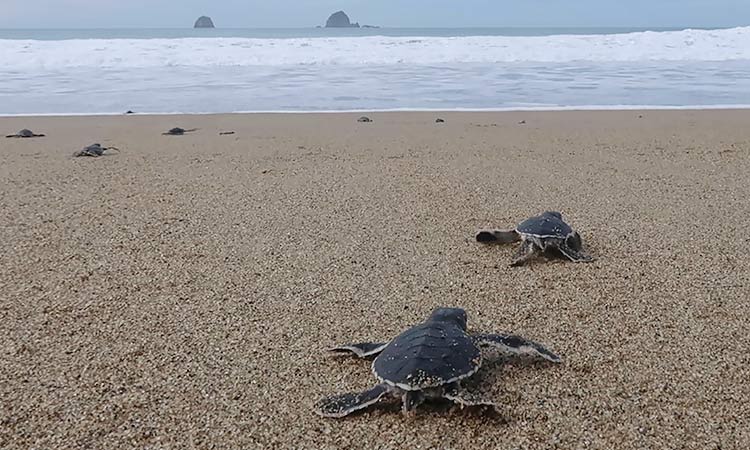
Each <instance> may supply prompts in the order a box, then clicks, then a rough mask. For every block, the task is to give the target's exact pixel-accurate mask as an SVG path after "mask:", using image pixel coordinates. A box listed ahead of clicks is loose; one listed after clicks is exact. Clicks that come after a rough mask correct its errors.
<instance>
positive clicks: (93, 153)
mask: <svg viewBox="0 0 750 450" xmlns="http://www.w3.org/2000/svg"><path fill="white" fill-rule="evenodd" d="M110 150H115V151H117V152H118V153H119V152H120V149H119V148H117V147H102V146H101V144H99V143H95V144H91V145H88V146H86V147H83V148H82V149H81V150H78V151H77V152H74V153H73V157H74V158H79V157H81V156H90V157H94V158H97V157H99V156H104V154H105V152H107V151H110Z"/></svg>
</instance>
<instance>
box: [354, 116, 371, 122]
mask: <svg viewBox="0 0 750 450" xmlns="http://www.w3.org/2000/svg"><path fill="white" fill-rule="evenodd" d="M357 122H365V123H369V122H372V119H370V118H369V117H367V116H362V117H360V118H359V119H357Z"/></svg>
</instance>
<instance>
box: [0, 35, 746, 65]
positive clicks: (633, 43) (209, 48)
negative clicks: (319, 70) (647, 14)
mask: <svg viewBox="0 0 750 450" xmlns="http://www.w3.org/2000/svg"><path fill="white" fill-rule="evenodd" d="M0 60H2V62H3V66H4V67H3V70H5V71H28V70H32V69H47V70H56V69H68V68H71V67H99V68H112V69H117V68H128V69H133V68H153V67H189V66H199V67H210V66H286V65H353V66H363V65H364V66H368V65H394V64H399V65H403V64H406V65H441V64H463V63H477V64H488V63H515V62H550V63H569V62H575V61H598V62H606V61H613V62H638V61H686V62H687V61H733V60H734V61H736V60H750V27H742V28H732V29H723V30H683V31H663V32H650V31H647V32H637V33H627V34H614V35H558V36H533V37H521V36H516V37H510V36H486V37H484V36H470V37H383V36H370V37H339V38H330V37H329V38H296V39H247V38H184V39H88V40H85V39H78V40H63V41H37V40H0Z"/></svg>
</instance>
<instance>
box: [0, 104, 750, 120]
mask: <svg viewBox="0 0 750 450" xmlns="http://www.w3.org/2000/svg"><path fill="white" fill-rule="evenodd" d="M745 110H750V105H686V106H658V105H653V106H649V105H632V106H629V105H614V106H611V107H610V106H596V105H592V106H550V107H528V108H523V107H520V108H516V107H508V108H485V109H482V108H454V109H443V108H435V109H426V108H393V109H343V110H309V111H308V110H301V111H296V110H267V111H266V110H264V111H233V112H187V113H186V112H143V113H139V112H133V113H131V114H126V113H123V112H111V113H67V114H66V113H37V114H0V118H18V117H45V118H46V117H116V116H140V117H143V116H156V117H161V116H231V115H266V114H267V115H272V114H279V115H294V114H299V115H315V114H356V113H446V114H449V113H477V114H482V113H535V112H541V113H548V112H550V113H555V112H560V113H564V112H587V111H595V112H596V111H602V112H618V111H636V112H637V111H745Z"/></svg>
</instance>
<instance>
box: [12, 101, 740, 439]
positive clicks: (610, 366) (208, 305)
mask: <svg viewBox="0 0 750 450" xmlns="http://www.w3.org/2000/svg"><path fill="white" fill-rule="evenodd" d="M639 115H642V117H640V118H639ZM358 116H359V114H318V115H312V114H311V115H217V116H184V117H173V116H158V117H145V116H127V117H126V116H123V117H68V118H43V117H36V118H0V131H1V132H2V134H7V133H10V132H15V131H17V130H18V129H20V128H24V127H27V128H31V129H33V130H34V131H36V132H42V133H46V134H47V137H45V138H39V139H28V140H21V139H0V162H1V163H0V180H1V183H2V191H1V192H0V226H1V228H0V233H1V237H0V245H1V246H2V258H0V269H1V271H2V272H1V275H0V292H1V294H0V360H1V362H2V363H1V364H0V448H3V449H22V448H23V449H30V448H38V449H66V448H92V449H104V448H250V449H255V448H268V449H271V448H306V449H334V448H372V449H376V448H377V449H397V448H408V449H417V448H422V449H426V448H435V449H438V448H440V449H448V448H450V449H468V448H472V449H516V448H524V449H525V448H538V449H549V448H559V449H578V448H581V449H583V448H592V449H609V448H621V449H627V448H638V449H644V448H653V449H670V448H675V449H676V448H680V449H683V448H684V449H702V450H703V449H718V448H721V449H747V448H750V406H749V405H750V384H749V383H748V379H750V369H749V368H750V320H749V319H750V314H749V313H750V307H749V306H748V303H749V300H750V295H749V294H750V256H749V255H748V252H747V250H748V247H749V246H750V234H749V232H748V230H750V201H749V200H748V196H749V194H750V178H749V177H748V175H749V174H750V112H748V111H703V112H701V111H672V112H655V111H646V112H636V111H622V112H563V113H441V114H433V113H403V114H402V113H383V114H371V115H370V116H371V117H372V118H373V120H374V122H373V123H365V124H363V123H358V122H357V121H356V119H357V117H358ZM437 116H440V117H443V118H445V119H446V123H444V124H436V123H435V122H434V120H435V118H436V117H437ZM521 120H525V121H526V123H525V124H519V121H521ZM173 126H181V127H183V128H192V127H198V128H200V129H199V130H198V131H196V132H194V133H191V134H189V135H186V136H182V137H170V136H162V135H161V134H160V133H161V132H162V131H165V130H167V129H169V128H171V127H173ZM224 130H234V131H235V132H236V134H234V135H229V136H219V135H218V133H219V131H224ZM96 141H98V142H101V143H102V144H103V145H114V146H117V147H119V148H120V149H121V150H122V152H121V153H120V154H114V155H112V156H106V157H102V158H77V159H74V158H71V156H70V155H71V154H72V152H73V151H75V150H78V149H79V148H81V147H82V146H84V145H88V144H90V143H92V142H96ZM552 208H554V209H559V210H562V211H563V213H564V214H565V215H566V217H567V219H569V221H570V222H571V223H572V224H573V225H574V226H575V227H577V228H578V229H579V230H580V231H581V233H582V235H583V237H584V242H585V244H586V245H587V247H588V248H589V249H590V251H591V252H592V253H593V254H594V255H596V256H597V257H598V259H597V261H596V262H594V263H592V264H573V263H567V262H563V261H549V262H545V261H544V260H542V261H537V262H536V263H535V264H531V265H530V266H528V267H523V268H510V267H508V263H509V262H510V259H511V256H512V254H513V252H514V251H515V246H504V247H497V246H496V247H484V246H480V245H477V244H476V243H475V242H473V233H474V230H476V229H477V228H480V227H485V226H512V225H513V224H514V223H516V222H517V221H519V220H521V219H523V218H525V217H526V216H528V215H530V214H534V213H538V212H540V211H542V210H544V209H552ZM439 305H450V306H461V307H464V308H466V309H467V310H468V312H469V326H470V328H471V329H472V330H477V331H485V332H490V331H502V330H508V331H513V332H517V333H519V334H522V335H524V336H526V337H529V338H532V339H536V340H538V341H540V342H543V343H544V344H546V345H547V346H549V347H550V348H551V349H553V350H555V351H556V352H558V353H559V354H560V355H561V356H563V357H564V359H565V362H564V363H563V364H562V365H559V366H549V365H536V364H519V363H512V364H497V363H495V364H486V366H485V367H484V368H483V369H482V370H481V371H480V373H479V374H478V376H477V380H476V383H474V384H473V387H474V388H475V389H477V390H479V391H482V392H485V393H486V394H487V395H488V396H490V397H491V398H493V399H494V400H495V401H497V402H498V403H500V404H502V405H503V407H504V409H505V411H506V412H505V413H504V416H505V417H504V418H502V417H492V416H488V415H483V414H481V413H477V412H468V411H452V410H450V409H446V408H444V407H441V406H431V407H429V406H428V407H426V408H423V409H421V410H420V411H419V413H418V414H417V415H416V417H414V418H410V419H409V418H404V417H402V416H401V415H400V414H399V413H398V409H397V408H398V407H397V406H386V407H383V408H376V409H374V410H372V411H370V412H365V413H363V414H358V415H355V416H353V417H350V418H347V419H343V420H333V419H323V418H319V417H317V416H316V415H314V414H313V412H312V408H311V407H312V404H313V403H314V402H315V401H316V400H317V399H318V398H320V397H321V396H323V395H327V394H331V393H338V392H345V391H350V390H359V389H363V388H366V387H368V386H370V385H372V384H373V382H374V379H373V377H372V376H371V374H370V369H369V364H368V363H367V362H363V361H358V360H355V359H341V358H331V357H329V356H327V355H326V354H325V353H324V352H323V351H322V350H323V349H324V348H326V347H328V346H331V345H333V344H336V343H342V342H349V341H359V340H366V339H374V340H384V339H388V338H389V337H392V336H394V335H395V334H396V333H398V332H399V331H401V330H402V329H404V328H405V327H407V326H409V325H412V324H414V323H415V322H418V321H420V320H422V319H423V318H424V317H425V316H426V315H427V314H428V313H429V312H430V310H432V309H433V308H434V307H436V306H439Z"/></svg>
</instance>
